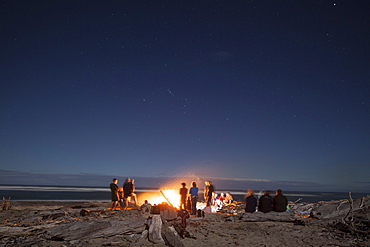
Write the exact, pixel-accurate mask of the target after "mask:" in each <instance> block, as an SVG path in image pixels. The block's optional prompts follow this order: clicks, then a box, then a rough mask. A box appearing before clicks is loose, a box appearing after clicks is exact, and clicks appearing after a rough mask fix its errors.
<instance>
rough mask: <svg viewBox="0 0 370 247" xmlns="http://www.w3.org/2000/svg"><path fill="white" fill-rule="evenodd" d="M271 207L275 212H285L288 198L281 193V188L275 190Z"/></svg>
mask: <svg viewBox="0 0 370 247" xmlns="http://www.w3.org/2000/svg"><path fill="white" fill-rule="evenodd" d="M272 202H273V204H272V205H273V209H274V211H276V212H285V211H286V208H287V206H288V198H287V197H286V196H284V195H283V192H282V191H281V189H277V190H276V195H275V196H274V198H273V200H272Z"/></svg>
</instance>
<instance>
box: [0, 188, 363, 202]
mask: <svg viewBox="0 0 370 247" xmlns="http://www.w3.org/2000/svg"><path fill="white" fill-rule="evenodd" d="M176 191H177V189H176ZM201 192H202V191H200V195H199V196H200V198H202V194H201ZM217 192H218V193H220V192H230V193H231V195H232V196H233V198H234V200H236V201H243V199H244V196H245V194H246V192H245V191H238V190H235V191H230V190H225V191H222V190H218V191H217ZM135 193H136V194H137V197H138V202H139V203H141V202H143V201H144V200H146V199H148V200H149V202H150V199H151V198H155V197H158V198H161V197H162V196H161V193H160V189H155V188H137V189H136V190H135ZM255 193H256V196H258V195H259V194H260V191H255ZM272 194H274V193H273V192H272ZM283 194H284V195H286V196H287V197H288V200H289V201H297V200H299V201H301V202H318V201H331V200H341V199H349V195H348V192H308V191H283ZM366 195H367V193H352V198H353V199H358V198H361V197H363V196H366ZM0 196H1V197H4V198H7V199H8V198H10V200H11V201H101V202H110V198H111V194H110V189H109V187H107V188H104V187H74V186H27V185H0ZM161 199H163V201H165V199H164V198H161Z"/></svg>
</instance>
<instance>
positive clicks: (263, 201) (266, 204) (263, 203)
mask: <svg viewBox="0 0 370 247" xmlns="http://www.w3.org/2000/svg"><path fill="white" fill-rule="evenodd" d="M258 210H259V211H261V212H263V213H268V212H271V211H272V197H271V196H270V191H269V190H266V191H265V192H264V193H263V196H261V197H260V199H259V201H258Z"/></svg>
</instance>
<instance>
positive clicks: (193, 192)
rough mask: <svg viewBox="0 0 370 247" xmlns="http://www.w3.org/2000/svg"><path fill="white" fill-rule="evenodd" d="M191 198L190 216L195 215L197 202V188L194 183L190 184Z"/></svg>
mask: <svg viewBox="0 0 370 247" xmlns="http://www.w3.org/2000/svg"><path fill="white" fill-rule="evenodd" d="M189 194H190V198H191V215H196V214H197V202H198V187H197V183H196V182H194V181H193V182H192V183H191V188H190V191H189Z"/></svg>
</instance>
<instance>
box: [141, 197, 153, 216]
mask: <svg viewBox="0 0 370 247" xmlns="http://www.w3.org/2000/svg"><path fill="white" fill-rule="evenodd" d="M151 209H152V205H151V204H150V203H149V202H148V200H145V201H144V204H143V205H141V206H140V210H141V212H143V213H144V214H145V213H149V214H150V211H151Z"/></svg>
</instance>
